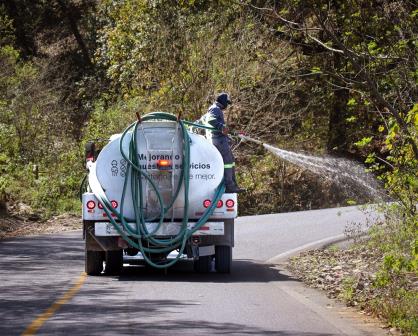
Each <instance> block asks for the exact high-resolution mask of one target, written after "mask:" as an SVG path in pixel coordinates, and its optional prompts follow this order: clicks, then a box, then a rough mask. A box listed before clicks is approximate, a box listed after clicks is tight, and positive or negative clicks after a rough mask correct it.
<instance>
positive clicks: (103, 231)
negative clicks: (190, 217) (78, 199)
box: [94, 222, 224, 238]
mask: <svg viewBox="0 0 418 336" xmlns="http://www.w3.org/2000/svg"><path fill="white" fill-rule="evenodd" d="M128 225H129V227H130V228H131V229H132V230H133V231H136V228H135V223H128ZM194 225H196V223H188V224H187V228H188V229H192V228H193V227H194ZM181 226H182V223H180V222H167V223H162V224H161V226H160V227H159V228H158V230H156V229H157V223H146V227H147V230H148V232H154V231H155V234H154V236H155V237H157V238H159V237H167V236H175V235H177V234H178V233H179V232H180V230H181ZM119 228H120V230H122V231H123V232H124V233H125V234H127V235H128V236H130V234H129V232H127V231H125V230H124V229H123V228H122V225H120V224H119ZM94 234H95V235H96V237H114V236H120V234H119V232H118V231H117V230H116V229H115V227H114V226H113V224H111V223H110V222H95V223H94ZM223 234H224V223H223V222H206V223H205V224H204V225H203V226H202V227H201V228H200V229H199V230H197V231H196V232H195V233H194V234H193V236H208V235H212V236H222V235H223Z"/></svg>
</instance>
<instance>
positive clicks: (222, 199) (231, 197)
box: [82, 112, 237, 275]
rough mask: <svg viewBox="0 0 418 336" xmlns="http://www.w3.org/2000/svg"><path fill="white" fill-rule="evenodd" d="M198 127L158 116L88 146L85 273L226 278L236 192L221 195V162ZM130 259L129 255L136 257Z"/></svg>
mask: <svg viewBox="0 0 418 336" xmlns="http://www.w3.org/2000/svg"><path fill="white" fill-rule="evenodd" d="M191 126H193V127H196V126H197V125H195V124H192V123H190V122H186V121H183V120H180V119H179V118H177V117H176V116H174V115H172V114H168V113H163V112H154V113H150V114H147V115H145V116H143V117H142V118H138V121H136V122H135V123H133V124H131V125H130V126H129V127H128V128H127V129H126V130H125V131H124V132H123V133H121V134H115V135H113V136H111V137H110V139H109V141H108V142H107V144H106V145H105V146H104V147H103V148H102V149H101V150H100V152H99V151H97V150H96V149H95V144H94V142H89V143H87V145H86V162H87V170H88V175H87V179H86V189H85V190H86V191H85V192H84V193H83V194H82V209H83V210H82V213H83V215H82V216H83V237H84V240H85V269H86V273H87V274H89V275H98V274H101V273H102V272H103V271H104V273H105V274H118V273H119V272H120V271H121V269H122V266H123V264H126V263H130V262H132V263H136V264H137V263H140V262H142V263H145V264H147V265H150V266H152V267H155V268H162V269H164V268H168V267H170V266H172V265H174V264H175V263H176V262H177V261H178V260H180V259H190V260H192V261H193V263H194V269H195V271H197V272H202V273H203V272H209V271H210V270H211V269H213V264H214V267H215V270H216V271H217V272H220V273H229V272H230V271H231V263H232V247H233V246H234V219H235V218H236V216H237V195H236V194H226V193H224V191H225V187H224V183H223V172H224V163H223V160H222V156H221V154H220V153H219V152H218V150H217V149H216V147H215V146H213V145H212V143H211V141H210V140H209V139H206V138H205V137H204V136H202V135H199V134H196V133H193V132H192V131H190V127H191ZM134 256H135V257H134Z"/></svg>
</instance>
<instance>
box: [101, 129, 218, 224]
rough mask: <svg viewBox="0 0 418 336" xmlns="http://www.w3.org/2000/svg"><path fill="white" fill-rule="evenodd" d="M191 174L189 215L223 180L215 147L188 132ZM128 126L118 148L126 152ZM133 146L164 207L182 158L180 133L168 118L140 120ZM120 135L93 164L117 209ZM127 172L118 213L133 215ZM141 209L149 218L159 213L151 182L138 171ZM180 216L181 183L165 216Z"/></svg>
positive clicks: (122, 166)
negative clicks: (124, 190)
mask: <svg viewBox="0 0 418 336" xmlns="http://www.w3.org/2000/svg"><path fill="white" fill-rule="evenodd" d="M189 137H190V174H189V177H188V178H189V181H190V185H189V214H188V215H189V217H190V218H199V217H200V215H201V213H202V211H204V208H203V206H202V202H203V201H204V200H206V199H213V196H214V194H215V189H216V188H217V187H218V185H219V183H220V182H221V180H222V177H223V173H224V168H223V165H224V164H223V159H222V156H221V154H220V153H219V151H218V150H217V149H216V147H215V146H213V145H212V143H211V142H210V141H208V140H207V139H206V138H204V137H203V136H200V135H197V134H194V133H189ZM131 138H132V132H130V133H127V135H126V136H125V138H124V141H123V146H122V147H123V150H124V152H125V153H126V154H128V153H129V142H130V141H131ZM136 138H137V149H138V153H137V155H138V158H139V162H140V165H141V169H142V170H143V171H144V172H146V173H147V174H148V175H149V176H150V177H151V178H152V180H153V181H154V183H155V184H156V185H157V187H158V190H159V192H160V194H161V195H162V197H163V200H164V204H165V207H166V206H167V205H169V204H170V203H171V200H172V199H173V196H174V193H175V190H176V189H177V186H178V184H179V183H182V181H180V179H179V177H180V173H181V169H182V164H183V135H182V131H181V128H180V125H179V124H178V123H176V122H171V121H164V122H163V121H144V122H142V123H141V124H140V125H139V127H138V129H137V136H136ZM120 140H121V135H120V134H119V135H114V136H112V138H111V140H110V142H109V143H108V144H107V145H106V146H105V147H104V148H103V149H102V151H101V152H100V154H99V156H98V158H97V160H96V162H95V163H94V164H95V170H96V175H97V179H98V181H99V182H100V184H101V186H102V188H103V190H104V191H105V193H106V196H107V198H108V199H109V200H116V201H117V203H118V210H119V211H121V196H122V190H123V185H124V181H125V177H126V175H127V174H128V165H127V162H126V160H125V159H124V158H123V156H122V154H121V152H120V148H119V147H120ZM130 179H131V174H129V176H128V181H127V189H126V195H125V201H124V206H123V215H124V216H125V217H127V218H134V210H133V207H134V205H133V203H132V193H131V181H130ZM142 181H143V187H142V191H143V195H144V202H143V209H142V211H143V212H144V214H145V217H146V218H148V219H150V218H153V217H155V216H157V215H158V214H159V213H160V205H159V202H158V199H157V196H156V194H155V191H154V189H153V188H152V187H151V184H150V183H149V182H148V181H147V180H146V179H145V178H144V177H143V178H142ZM183 216H184V186H182V187H181V190H180V193H179V195H178V197H177V199H176V200H175V202H174V205H173V207H172V209H171V210H170V211H168V212H167V214H166V216H165V218H167V219H170V218H182V217H183Z"/></svg>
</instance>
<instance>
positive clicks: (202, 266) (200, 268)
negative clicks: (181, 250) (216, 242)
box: [193, 256, 212, 273]
mask: <svg viewBox="0 0 418 336" xmlns="http://www.w3.org/2000/svg"><path fill="white" fill-rule="evenodd" d="M211 266H212V256H204V257H199V259H197V260H195V261H194V262H193V267H194V270H195V272H197V273H209V272H210V269H211Z"/></svg>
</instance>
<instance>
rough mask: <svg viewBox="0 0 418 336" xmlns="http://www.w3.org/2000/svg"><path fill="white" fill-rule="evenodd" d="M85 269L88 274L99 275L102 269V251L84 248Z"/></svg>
mask: <svg viewBox="0 0 418 336" xmlns="http://www.w3.org/2000/svg"><path fill="white" fill-rule="evenodd" d="M85 254H86V256H85V257H86V260H85V270H86V273H87V274H88V275H99V274H100V273H102V271H103V259H104V258H103V252H102V251H87V250H86V253H85Z"/></svg>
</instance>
